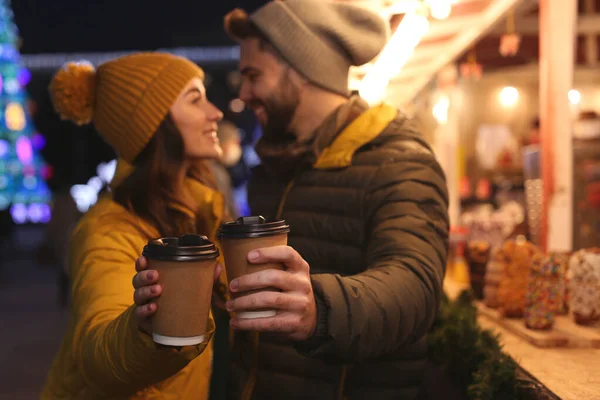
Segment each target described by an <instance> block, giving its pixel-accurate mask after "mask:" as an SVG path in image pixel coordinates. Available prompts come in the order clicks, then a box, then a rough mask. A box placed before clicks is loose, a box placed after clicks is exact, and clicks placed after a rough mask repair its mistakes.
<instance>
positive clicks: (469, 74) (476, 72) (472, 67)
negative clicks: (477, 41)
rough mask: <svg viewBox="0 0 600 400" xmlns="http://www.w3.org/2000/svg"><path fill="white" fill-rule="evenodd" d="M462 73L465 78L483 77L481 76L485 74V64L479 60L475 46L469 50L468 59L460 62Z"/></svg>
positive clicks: (475, 78)
mask: <svg viewBox="0 0 600 400" xmlns="http://www.w3.org/2000/svg"><path fill="white" fill-rule="evenodd" d="M460 75H461V76H462V77H463V78H465V79H473V80H479V79H481V76H482V75H483V66H482V65H481V64H480V63H478V62H477V54H476V52H475V46H473V47H472V48H471V50H470V51H469V54H468V55H467V61H466V62H464V63H462V64H460Z"/></svg>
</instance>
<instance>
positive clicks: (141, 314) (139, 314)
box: [134, 303, 158, 321]
mask: <svg viewBox="0 0 600 400" xmlns="http://www.w3.org/2000/svg"><path fill="white" fill-rule="evenodd" d="M157 308H158V307H157V306H156V304H155V303H150V304H146V305H143V306H139V307H136V308H135V312H134V313H135V317H136V318H137V319H138V321H141V320H144V319H147V318H149V317H151V316H152V314H154V313H155V312H156V309H157Z"/></svg>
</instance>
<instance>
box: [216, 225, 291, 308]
mask: <svg viewBox="0 0 600 400" xmlns="http://www.w3.org/2000/svg"><path fill="white" fill-rule="evenodd" d="M289 231H290V227H289V225H287V224H286V223H285V221H283V220H279V221H267V220H266V219H265V218H264V217H262V216H254V217H242V218H238V219H237V220H236V221H233V222H228V223H225V224H223V225H221V228H220V229H219V233H218V236H219V239H220V241H221V248H222V250H223V256H224V258H225V269H226V271H227V279H228V280H229V283H231V281H232V280H234V279H236V278H239V277H240V276H243V275H248V274H252V273H254V272H258V271H262V270H265V269H279V270H282V269H283V265H282V264H281V263H267V264H251V263H249V262H248V253H250V252H251V251H252V250H256V249H260V248H263V247H272V246H285V245H287V238H288V233H289ZM264 290H276V289H275V288H266V289H264ZM255 292H257V291H249V292H243V293H234V294H232V297H233V298H236V297H242V296H247V295H249V294H252V293H255ZM276 313H277V311H276V310H270V309H269V310H255V311H245V312H239V313H237V315H238V317H240V318H265V317H272V316H274V315H275V314H276Z"/></svg>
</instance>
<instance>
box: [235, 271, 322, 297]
mask: <svg viewBox="0 0 600 400" xmlns="http://www.w3.org/2000/svg"><path fill="white" fill-rule="evenodd" d="M268 287H274V288H277V289H280V290H283V291H286V292H291V291H297V292H302V293H308V292H309V291H310V289H311V286H310V280H308V279H307V277H306V276H300V275H295V274H292V273H290V272H288V271H280V270H277V269H265V270H262V271H259V272H254V273H252V274H248V275H242V276H240V277H239V278H236V279H234V280H233V281H231V283H230V285H229V288H230V290H231V291H232V292H246V291H249V290H257V289H264V288H268Z"/></svg>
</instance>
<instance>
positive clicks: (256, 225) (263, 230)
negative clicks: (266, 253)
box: [218, 215, 290, 239]
mask: <svg viewBox="0 0 600 400" xmlns="http://www.w3.org/2000/svg"><path fill="white" fill-rule="evenodd" d="M289 231H290V226H289V225H287V224H286V223H285V221H284V220H280V221H267V220H266V219H265V218H264V217H263V216H260V215H259V216H257V217H241V218H238V219H237V220H236V221H232V222H227V223H225V224H222V225H221V228H220V229H219V232H218V236H219V237H221V238H225V239H248V238H257V237H265V236H276V235H283V234H284V233H288V232H289Z"/></svg>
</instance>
